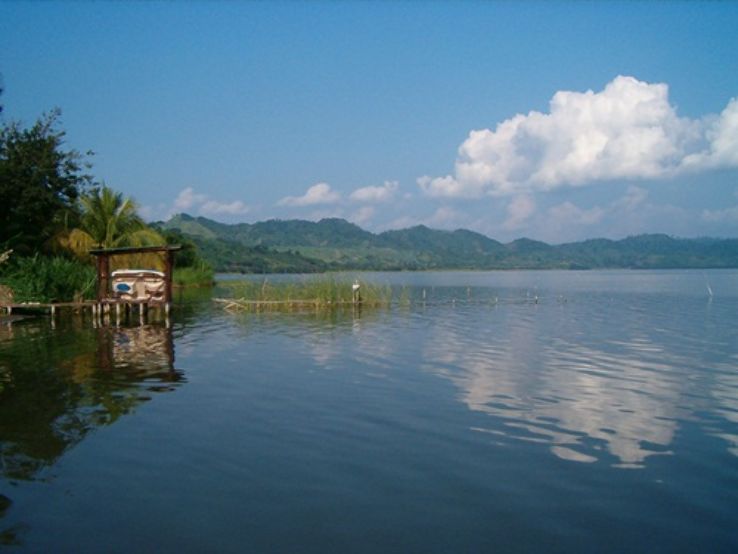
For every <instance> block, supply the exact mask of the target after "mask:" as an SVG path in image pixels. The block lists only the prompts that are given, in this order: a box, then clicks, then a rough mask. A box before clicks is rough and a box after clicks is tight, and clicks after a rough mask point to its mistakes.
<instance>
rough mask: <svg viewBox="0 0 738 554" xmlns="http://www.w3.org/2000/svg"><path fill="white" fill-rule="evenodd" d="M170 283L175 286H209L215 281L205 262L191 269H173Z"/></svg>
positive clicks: (210, 269) (211, 269) (211, 270)
mask: <svg viewBox="0 0 738 554" xmlns="http://www.w3.org/2000/svg"><path fill="white" fill-rule="evenodd" d="M172 281H173V283H174V285H175V286H178V287H186V286H211V285H212V284H213V282H214V281H215V274H214V273H213V268H211V267H210V266H209V265H208V264H206V263H205V262H200V263H198V264H197V265H195V266H191V267H177V266H176V265H175V267H174V275H173V276H172Z"/></svg>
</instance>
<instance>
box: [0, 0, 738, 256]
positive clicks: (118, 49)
mask: <svg viewBox="0 0 738 554" xmlns="http://www.w3.org/2000/svg"><path fill="white" fill-rule="evenodd" d="M736 29H738V2H673V3H671V2H623V3H621V2H546V3H539V2H533V1H527V2H420V1H418V2H409V1H407V2H390V1H385V2H372V3H364V2H338V1H333V2H285V3H276V2H253V3H249V2H222V3H218V2H201V3H200V2H163V3H149V2H131V3H126V2H75V3H72V2H67V3H64V2H59V3H51V2H33V3H21V2H12V1H10V2H2V3H0V75H2V83H3V88H4V92H3V94H2V96H0V103H1V104H2V105H3V106H4V111H3V113H2V115H1V116H0V117H2V118H3V120H4V121H5V122H8V121H11V120H19V121H21V122H22V123H24V124H27V125H30V124H32V123H33V122H34V121H35V120H36V119H37V118H38V117H39V116H40V115H41V114H42V113H44V112H46V111H49V110H51V109H53V108H55V107H58V108H60V109H61V110H62V114H63V115H62V120H61V121H62V123H61V125H62V127H63V129H64V130H65V131H66V133H67V134H66V139H67V143H66V146H67V147H70V148H74V149H77V150H79V151H81V152H86V151H88V150H92V151H94V155H93V156H92V157H91V158H90V161H91V162H92V164H93V169H92V173H93V174H94V175H95V177H96V178H97V179H98V180H99V181H101V182H104V183H105V184H107V185H108V186H110V187H113V188H115V189H116V190H119V191H121V192H123V193H124V194H126V195H128V196H131V197H133V198H134V199H135V200H136V201H137V203H138V205H139V207H140V212H141V214H142V215H144V216H145V217H146V218H147V219H148V220H161V219H167V218H168V217H170V216H171V215H173V214H176V213H182V212H184V213H189V214H191V215H194V216H205V217H208V218H211V219H215V220H217V221H222V222H227V223H235V222H255V221H262V220H266V219H272V218H279V219H293V218H299V219H310V220H318V219H321V218H323V217H343V218H346V219H348V220H349V221H352V222H354V223H356V224H358V225H360V226H361V227H363V228H365V229H368V230H371V231H374V232H380V231H383V230H386V229H395V228H404V227H409V226H412V225H418V224H424V225H427V226H429V227H433V228H438V229H456V228H467V229H472V230H475V231H478V232H481V233H484V234H486V235H488V236H490V237H493V238H495V239H498V240H502V241H509V240H513V239H515V238H518V237H524V236H525V237H529V238H534V239H538V240H544V241H547V242H550V243H562V242H568V241H575V240H583V239H586V238H594V237H607V238H613V239H617V238H623V237H626V236H629V235H635V234H640V233H666V234H669V235H673V236H679V237H697V236H716V237H738V32H736Z"/></svg>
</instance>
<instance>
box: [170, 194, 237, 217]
mask: <svg viewBox="0 0 738 554" xmlns="http://www.w3.org/2000/svg"><path fill="white" fill-rule="evenodd" d="M173 209H174V213H180V212H196V213H199V214H204V215H243V214H245V213H248V212H249V210H250V208H249V206H248V205H247V204H245V203H244V202H242V201H241V200H234V201H233V202H219V201H217V200H213V199H211V198H210V197H209V196H208V195H207V194H200V193H197V192H195V189H194V188H193V187H186V188H184V189H182V190H181V191H180V193H179V194H178V195H177V198H175V199H174V205H173Z"/></svg>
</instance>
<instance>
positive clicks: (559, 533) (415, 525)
mask: <svg viewBox="0 0 738 554" xmlns="http://www.w3.org/2000/svg"><path fill="white" fill-rule="evenodd" d="M346 277H348V278H351V279H353V278H354V275H353V274H351V275H347V276H346ZM283 278H285V277H277V276H275V277H270V279H272V280H279V279H283ZM291 278H297V279H308V278H310V277H291ZM361 278H363V279H365V280H370V281H373V282H377V283H382V284H389V285H391V286H393V287H394V289H395V292H396V298H397V299H398V301H397V302H396V303H395V304H393V306H391V307H390V308H387V309H380V310H366V309H365V310H362V311H360V312H359V311H355V310H350V309H349V310H345V311H338V312H318V313H311V312H304V313H249V314H240V315H231V314H227V313H225V312H223V311H221V310H219V309H218V308H217V307H216V306H213V304H212V302H211V301H210V299H209V298H208V297H204V298H185V299H183V302H184V304H183V305H181V306H179V307H178V308H177V309H176V311H175V317H174V320H173V321H172V325H171V328H166V327H165V326H164V325H162V324H160V323H152V324H150V325H145V326H139V325H138V322H134V323H132V324H130V325H127V324H123V325H122V326H121V327H120V328H116V327H115V326H114V325H113V326H103V327H99V328H94V327H93V325H92V323H91V322H90V321H81V320H78V319H73V318H69V319H58V320H57V322H56V325H55V327H54V328H52V326H51V322H50V321H49V319H47V318H42V319H34V320H23V321H15V322H13V323H7V322H3V323H2V324H0V441H1V443H0V471H1V474H2V475H1V477H0V495H1V496H0V545H4V546H5V547H8V548H9V549H15V550H17V551H28V552H134V551H141V552H327V551H329V552H333V551H335V552H489V551H499V552H540V551H552V552H592V551H604V552H607V551H609V552H625V551H638V552H659V551H661V552H675V551H679V552H689V551H693V552H697V551H700V552H735V551H737V550H738V533H737V532H736V529H738V271H708V272H702V271H664V272H657V271H649V272H636V271H613V272H469V273H465V272H438V273H395V274H384V273H371V274H363V275H361ZM220 292H222V291H216V293H215V294H219V293H220Z"/></svg>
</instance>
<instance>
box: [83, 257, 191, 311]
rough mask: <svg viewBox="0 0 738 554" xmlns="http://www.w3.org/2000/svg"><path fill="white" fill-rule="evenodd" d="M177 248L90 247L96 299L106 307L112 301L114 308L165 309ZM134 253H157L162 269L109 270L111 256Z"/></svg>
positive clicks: (168, 302) (167, 308)
mask: <svg viewBox="0 0 738 554" xmlns="http://www.w3.org/2000/svg"><path fill="white" fill-rule="evenodd" d="M181 248H182V247H181V246H180V245H165V246H138V247H121V248H96V249H93V250H90V254H91V255H92V256H95V266H96V268H97V303H98V304H99V305H100V306H102V307H104V308H106V309H107V308H109V307H110V305H115V306H116V309H118V308H119V307H120V306H121V305H127V306H130V305H139V307H142V308H143V307H147V306H149V305H154V306H164V307H165V309H166V311H167V313H168V312H169V308H170V306H171V302H172V272H173V271H174V253H175V252H176V251H178V250H181ZM136 254H159V255H161V256H162V258H163V259H162V261H163V266H164V270H163V271H157V270H153V269H118V270H117V271H112V272H111V259H112V258H114V257H116V256H131V255H136Z"/></svg>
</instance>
